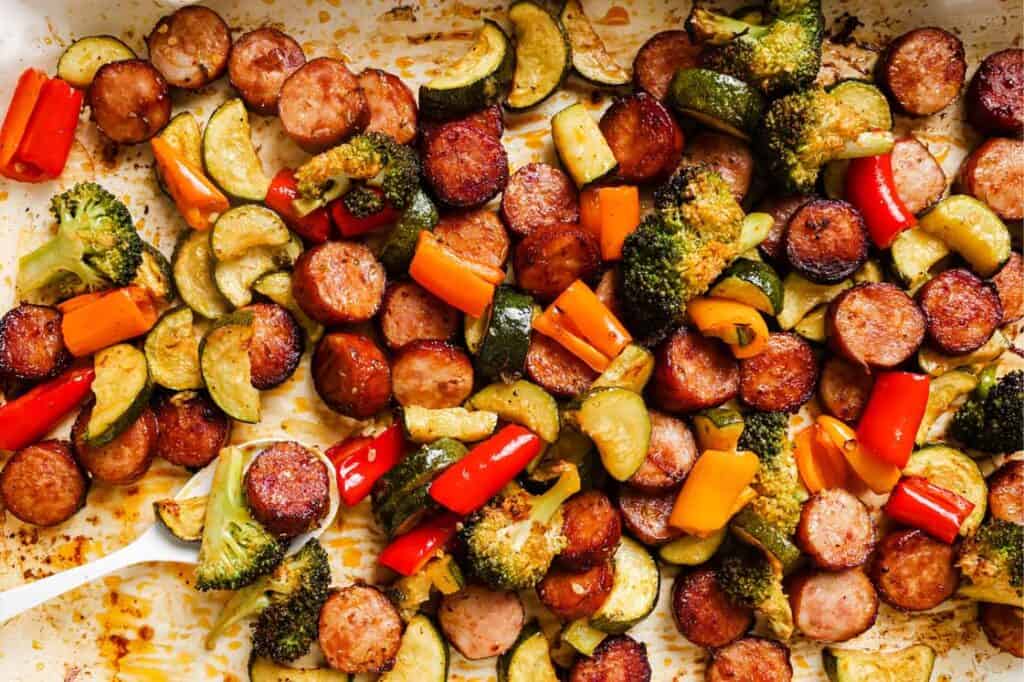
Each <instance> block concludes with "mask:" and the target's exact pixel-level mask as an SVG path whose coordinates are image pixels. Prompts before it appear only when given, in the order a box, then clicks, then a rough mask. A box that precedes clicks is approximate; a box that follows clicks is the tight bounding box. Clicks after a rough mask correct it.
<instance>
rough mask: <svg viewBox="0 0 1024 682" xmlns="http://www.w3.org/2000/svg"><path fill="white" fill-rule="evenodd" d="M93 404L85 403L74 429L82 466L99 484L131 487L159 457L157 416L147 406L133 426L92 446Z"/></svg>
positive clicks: (76, 446)
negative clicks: (89, 434)
mask: <svg viewBox="0 0 1024 682" xmlns="http://www.w3.org/2000/svg"><path fill="white" fill-rule="evenodd" d="M92 408H93V402H92V401H90V402H88V403H86V405H85V407H83V408H82V411H81V412H79V413H78V418H77V419H75V423H74V425H73V426H72V427H71V442H72V443H73V444H74V446H75V455H77V457H78V461H79V462H81V464H82V466H83V467H85V469H86V470H87V471H88V472H89V473H90V474H92V477H93V478H95V479H96V480H97V481H103V482H104V483H109V484H111V485H128V484H129V483H134V482H135V481H137V480H139V479H140V478H142V475H143V474H145V473H146V471H147V470H148V469H149V465H150V464H152V463H153V457H154V456H155V455H156V438H157V424H156V416H155V415H154V414H153V411H152V410H151V409H149V408H148V407H147V408H146V409H144V410H142V413H141V414H139V416H138V417H137V418H136V419H135V421H134V422H132V423H131V425H130V426H129V427H128V428H126V429H125V430H124V431H122V432H121V433H120V434H118V436H117V437H116V438H114V440H112V441H110V442H109V443H107V444H106V445H89V444H88V443H86V442H85V432H86V428H87V427H88V425H89V417H91V416H92Z"/></svg>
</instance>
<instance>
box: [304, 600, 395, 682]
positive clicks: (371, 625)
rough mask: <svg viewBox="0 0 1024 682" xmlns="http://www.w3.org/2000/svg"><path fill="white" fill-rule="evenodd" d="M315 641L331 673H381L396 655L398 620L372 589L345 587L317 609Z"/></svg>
mask: <svg viewBox="0 0 1024 682" xmlns="http://www.w3.org/2000/svg"><path fill="white" fill-rule="evenodd" d="M318 640H319V643H320V649H321V650H323V652H324V658H326V659H327V664H328V665H329V666H331V667H332V668H334V669H335V670H341V671H342V672H346V673H379V672H384V671H386V670H390V669H391V666H392V665H394V662H395V656H397V655H398V647H399V645H400V644H401V643H402V618H401V617H400V616H399V615H398V611H397V610H396V609H395V607H394V605H392V603H391V601H390V600H389V599H388V598H387V597H385V596H384V593H383V592H381V591H380V590H378V589H377V588H376V587H373V586H371V585H349V586H348V587H345V588H342V589H340V590H338V591H336V592H334V593H332V594H331V596H330V597H328V598H327V601H326V602H324V605H323V608H321V609H320V622H319V635H318Z"/></svg>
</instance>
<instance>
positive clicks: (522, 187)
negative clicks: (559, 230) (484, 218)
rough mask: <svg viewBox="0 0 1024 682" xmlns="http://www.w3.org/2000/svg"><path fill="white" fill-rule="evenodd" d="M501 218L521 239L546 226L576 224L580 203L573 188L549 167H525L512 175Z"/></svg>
mask: <svg viewBox="0 0 1024 682" xmlns="http://www.w3.org/2000/svg"><path fill="white" fill-rule="evenodd" d="M501 218H502V220H504V221H505V225H506V226H508V229H509V230H510V231H511V232H512V233H513V234H515V235H518V236H520V237H526V236H528V235H529V234H530V233H531V232H533V231H534V230H536V229H538V228H541V227H547V226H548V225H562V224H565V223H577V222H579V220H580V202H579V196H578V195H577V192H576V186H575V185H574V184H573V182H572V180H570V179H569V176H567V175H566V174H565V173H563V172H562V171H561V170H559V169H558V168H555V167H554V166H552V165H550V164H547V163H528V164H526V165H525V166H523V167H522V168H520V169H519V170H517V171H516V172H515V173H513V174H512V177H511V178H509V180H508V184H507V185H506V186H505V192H504V194H502V195H501Z"/></svg>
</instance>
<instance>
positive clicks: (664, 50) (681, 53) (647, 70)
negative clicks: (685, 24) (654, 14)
mask: <svg viewBox="0 0 1024 682" xmlns="http://www.w3.org/2000/svg"><path fill="white" fill-rule="evenodd" d="M701 49H702V46H701V45H698V44H696V43H694V42H693V41H692V40H690V36H689V35H688V34H687V33H686V31H661V32H660V33H655V34H654V35H653V36H651V37H650V38H648V40H647V42H646V43H644V44H643V46H642V47H641V48H640V50H639V51H638V52H637V53H636V58H635V59H634V60H633V83H634V84H635V85H636V87H637V88H638V89H640V90H643V91H645V92H647V93H649V94H651V95H653V96H654V97H657V98H658V99H665V95H666V94H668V86H669V84H670V83H672V78H673V77H674V76H675V75H676V71H678V70H679V69H688V68H692V67H695V66H697V65H698V62H699V59H700V51H701Z"/></svg>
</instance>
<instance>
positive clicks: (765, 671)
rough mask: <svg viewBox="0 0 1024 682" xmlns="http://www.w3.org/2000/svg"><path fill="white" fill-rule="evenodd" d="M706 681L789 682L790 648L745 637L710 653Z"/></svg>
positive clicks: (791, 673) (791, 674)
mask: <svg viewBox="0 0 1024 682" xmlns="http://www.w3.org/2000/svg"><path fill="white" fill-rule="evenodd" d="M704 679H705V681H706V682H740V681H741V680H742V682H789V680H791V679H793V666H792V665H791V664H790V662H789V648H788V647H787V646H786V645H785V644H782V643H780V642H775V641H772V640H770V639H762V638H761V637H744V638H743V639H738V640H736V641H735V642H733V643H732V644H729V645H728V646H725V647H722V648H721V649H715V650H714V651H713V652H712V653H711V661H710V662H709V663H708V668H707V672H706V673H705V674H704Z"/></svg>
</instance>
